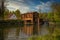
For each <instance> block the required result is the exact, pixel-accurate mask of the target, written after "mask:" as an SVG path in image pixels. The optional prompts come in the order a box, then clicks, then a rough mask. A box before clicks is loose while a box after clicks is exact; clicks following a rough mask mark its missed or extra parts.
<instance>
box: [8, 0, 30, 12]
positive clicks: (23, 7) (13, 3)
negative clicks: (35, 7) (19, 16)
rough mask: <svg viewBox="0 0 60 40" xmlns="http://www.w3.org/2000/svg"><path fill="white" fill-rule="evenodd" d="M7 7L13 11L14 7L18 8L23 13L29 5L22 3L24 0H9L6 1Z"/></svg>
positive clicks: (27, 9) (28, 8)
mask: <svg viewBox="0 0 60 40" xmlns="http://www.w3.org/2000/svg"><path fill="white" fill-rule="evenodd" d="M8 4H9V5H8V6H7V8H8V9H9V10H11V11H14V10H16V9H19V10H20V12H21V13H25V12H28V11H30V7H29V6H28V5H27V4H26V3H24V0H17V1H16V0H11V1H9V2H8Z"/></svg>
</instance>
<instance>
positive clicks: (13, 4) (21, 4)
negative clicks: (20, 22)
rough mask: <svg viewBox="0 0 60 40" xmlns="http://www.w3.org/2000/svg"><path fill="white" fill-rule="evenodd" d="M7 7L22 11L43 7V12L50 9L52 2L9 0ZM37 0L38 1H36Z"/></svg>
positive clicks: (36, 9)
mask: <svg viewBox="0 0 60 40" xmlns="http://www.w3.org/2000/svg"><path fill="white" fill-rule="evenodd" d="M8 1H9V2H8V4H9V5H7V8H8V9H9V10H11V11H14V10H16V9H19V10H20V12H21V13H26V12H31V11H38V10H39V9H41V11H42V12H46V11H50V5H51V3H50V2H46V3H44V2H41V1H40V2H39V3H40V4H39V3H38V1H35V0H34V1H33V0H8ZM36 2H37V3H36Z"/></svg>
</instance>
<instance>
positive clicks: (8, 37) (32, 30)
mask: <svg viewBox="0 0 60 40" xmlns="http://www.w3.org/2000/svg"><path fill="white" fill-rule="evenodd" d="M5 30H8V31H5V40H28V38H29V37H32V36H33V35H36V36H37V35H45V34H47V33H48V31H47V29H46V27H44V26H42V28H41V26H39V25H32V24H25V25H24V26H21V27H16V28H9V29H5Z"/></svg>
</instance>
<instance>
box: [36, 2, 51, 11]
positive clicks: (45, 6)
mask: <svg viewBox="0 0 60 40" xmlns="http://www.w3.org/2000/svg"><path fill="white" fill-rule="evenodd" d="M50 6H51V2H49V1H48V2H46V3H44V2H41V4H39V5H37V6H36V9H37V10H38V11H39V10H40V11H41V12H49V11H51V7H50Z"/></svg>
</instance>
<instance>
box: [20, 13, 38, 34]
mask: <svg viewBox="0 0 60 40" xmlns="http://www.w3.org/2000/svg"><path fill="white" fill-rule="evenodd" d="M21 19H22V20H23V21H24V27H23V31H24V32H25V33H26V34H29V35H31V34H37V33H38V30H39V13H37V12H30V13H24V14H22V15H21ZM27 25H28V26H27ZM32 25H33V26H32Z"/></svg>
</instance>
